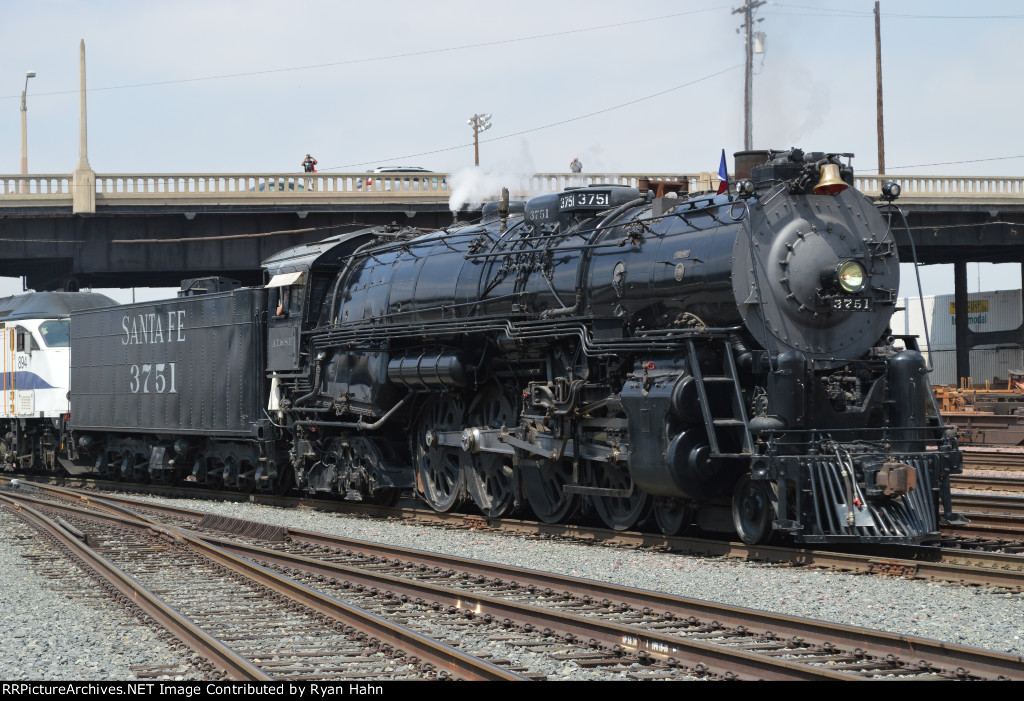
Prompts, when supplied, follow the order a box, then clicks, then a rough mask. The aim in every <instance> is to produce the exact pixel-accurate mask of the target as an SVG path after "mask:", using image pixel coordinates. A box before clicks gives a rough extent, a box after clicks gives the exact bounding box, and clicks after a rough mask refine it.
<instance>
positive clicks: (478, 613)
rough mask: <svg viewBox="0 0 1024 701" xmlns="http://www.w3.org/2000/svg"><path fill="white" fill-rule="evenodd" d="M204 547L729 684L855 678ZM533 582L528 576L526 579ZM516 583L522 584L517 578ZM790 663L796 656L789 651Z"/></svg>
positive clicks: (308, 562) (279, 555)
mask: <svg viewBox="0 0 1024 701" xmlns="http://www.w3.org/2000/svg"><path fill="white" fill-rule="evenodd" d="M201 537H202V539H203V540H204V541H206V542H208V543H211V544H214V545H216V546H217V547H219V548H223V549H224V550H226V551H228V552H232V553H235V554H237V555H238V556H240V557H243V558H245V559H247V560H251V561H255V562H267V563H270V564H273V565H276V566H278V567H281V568H287V569H288V570H290V571H295V570H302V571H305V572H308V573H310V574H312V575H315V576H318V577H324V578H333V579H340V580H342V581H344V582H348V583H349V584H350V585H352V584H355V585H358V586H361V587H363V588H365V589H368V590H369V589H376V590H381V591H383V592H385V593H386V595H388V596H389V597H402V596H404V597H408V598H411V599H423V600H424V601H425V603H426V604H427V605H438V606H444V607H447V608H449V609H457V610H463V611H466V612H467V615H468V616H471V617H473V618H481V619H483V620H486V621H491V620H498V621H504V622H505V625H508V626H511V625H513V624H514V625H516V626H518V627H520V628H525V629H526V630H530V629H531V628H532V629H536V630H543V631H544V632H545V633H546V634H547V635H550V636H554V637H560V638H563V639H565V640H566V641H567V642H573V641H582V640H586V641H588V643H587V644H588V645H589V646H591V647H598V646H601V647H603V648H605V649H607V650H609V651H610V653H611V654H614V653H616V652H620V651H624V652H630V651H632V652H635V653H640V654H641V656H643V657H653V658H658V659H664V660H668V659H671V660H674V661H675V662H677V663H683V664H686V665H688V666H690V667H691V668H693V667H696V666H697V665H704V666H705V667H706V668H707V670H708V671H709V672H711V673H713V674H717V675H720V676H723V677H726V678H731V677H732V676H733V675H738V676H740V677H741V678H743V677H748V678H751V679H772V680H789V681H812V680H814V681H822V680H830V681H841V680H845V681H851V680H855V679H856V678H857V677H856V675H853V674H851V673H849V672H844V671H836V670H833V669H829V668H826V667H814V666H810V665H808V664H807V663H806V662H797V661H792V660H785V659H778V658H771V657H766V656H764V655H758V654H757V653H753V652H749V651H746V650H743V649H736V648H729V647H725V646H722V645H716V644H714V643H710V642H705V641H703V640H696V639H687V638H685V637H680V636H675V635H671V634H659V633H658V632H654V631H647V630H643V629H641V628H638V627H636V626H631V625H626V624H621V623H612V622H607V621H601V620H599V619H595V618H590V617H586V616H581V615H579V614H572V613H565V612H562V611H557V610H553V609H546V608H542V607H538V606H536V605H533V604H524V603H521V602H514V601H508V600H505V599H502V598H500V597H495V596H487V595H484V594H479V593H475V592H470V591H465V590H459V589H453V588H452V587H450V586H443V585H437V584H432V583H429V582H422V581H417V580H414V579H409V578H405V577H399V576H395V575H390V574H386V573H383V572H375V571H369V570H366V569H361V568H358V567H352V566H348V565H340V564H336V563H331V562H325V561H322V560H317V559H315V558H310V557H305V556H301V555H293V554H289V553H284V552H280V551H277V550H270V549H267V548H263V547H260V546H257V545H251V544H247V543H240V542H236V541H230V540H224V539H220V538H214V537H210V536H201ZM519 572H520V571H519V570H515V571H512V570H508V569H506V570H504V574H505V575H506V576H509V575H512V576H516V575H518V574H519ZM530 576H531V574H527V578H529V577H530ZM513 581H516V582H519V581H520V580H519V579H518V578H517V579H515V580H513ZM793 654H794V655H796V654H799V652H798V651H794V653H793Z"/></svg>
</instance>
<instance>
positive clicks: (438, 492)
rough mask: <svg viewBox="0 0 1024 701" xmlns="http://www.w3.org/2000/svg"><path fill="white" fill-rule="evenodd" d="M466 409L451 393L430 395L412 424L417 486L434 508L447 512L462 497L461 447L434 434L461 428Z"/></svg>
mask: <svg viewBox="0 0 1024 701" xmlns="http://www.w3.org/2000/svg"><path fill="white" fill-rule="evenodd" d="M464 416H465V411H464V410H463V407H462V401H461V400H460V399H459V398H458V397H454V396H439V397H433V398H431V399H430V400H429V401H428V403H427V405H426V406H424V407H423V410H422V411H421V412H420V414H419V416H418V417H417V418H416V421H415V422H414V424H413V433H412V441H413V444H412V454H413V460H414V461H415V464H416V482H417V487H418V488H419V490H420V492H421V493H422V494H423V498H424V499H426V501H427V504H429V505H430V508H432V509H433V510H434V511H448V510H449V509H451V508H452V507H453V506H455V504H456V503H458V501H459V499H460V498H461V496H462V484H463V479H462V467H461V465H460V457H461V453H462V448H460V447H455V446H449V445H440V444H439V443H438V442H437V434H438V433H441V432H449V431H461V430H462V428H463V426H464V422H463V417H464Z"/></svg>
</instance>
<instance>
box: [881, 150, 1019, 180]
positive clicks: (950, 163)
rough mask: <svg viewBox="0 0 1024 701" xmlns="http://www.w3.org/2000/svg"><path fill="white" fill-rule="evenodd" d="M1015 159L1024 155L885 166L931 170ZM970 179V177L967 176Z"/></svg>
mask: <svg viewBox="0 0 1024 701" xmlns="http://www.w3.org/2000/svg"><path fill="white" fill-rule="evenodd" d="M1014 158H1024V153H1022V154H1020V155H1019V156H995V157H993V158H973V159H971V160H968V161H942V162H941V163H917V164H915V165H910V166H890V165H887V166H885V168H886V170H907V169H908V168H929V167H931V166H955V165H963V164H965V163H988V162H990V161H1009V160H1013V159H1014ZM965 177H970V176H965Z"/></svg>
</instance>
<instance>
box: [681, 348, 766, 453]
mask: <svg viewBox="0 0 1024 701" xmlns="http://www.w3.org/2000/svg"><path fill="white" fill-rule="evenodd" d="M712 343H714V344H716V345H717V344H721V345H720V350H721V353H720V355H721V357H722V359H723V361H722V369H723V371H724V373H725V374H723V375H705V374H704V373H703V372H701V369H700V362H699V361H698V360H697V348H696V344H695V343H694V340H693V339H692V338H691V339H687V341H686V344H687V347H688V350H689V363H690V374H691V375H693V379H694V380H695V381H696V383H697V397H698V398H699V399H700V411H701V414H702V415H703V417H704V428H705V430H706V431H707V434H708V445H709V446H710V447H711V454H710V455H709V457H710V458H749V457H750V456H751V455H753V452H754V446H753V441H752V440H751V438H750V424H749V422H748V421H747V409H746V406H745V405H744V401H743V390H742V389H741V388H740V382H739V373H738V372H737V370H736V359H735V358H734V357H733V353H732V345H731V344H730V343H729V341H728V339H721V338H719V339H712ZM726 385H728V386H729V389H728V391H729V392H730V393H731V396H730V400H731V401H730V402H729V412H728V414H727V415H723V416H716V415H715V412H714V407H713V406H712V404H711V402H710V401H708V389H709V388H719V389H720V390H722V391H726V387H725V386H726ZM728 432H733V433H734V434H735V433H736V432H739V433H740V436H741V438H740V441H739V442H740V444H741V446H742V450H743V452H742V453H723V452H722V450H721V443H722V440H721V439H722V438H723V437H724V436H726V435H728ZM730 442H733V441H730Z"/></svg>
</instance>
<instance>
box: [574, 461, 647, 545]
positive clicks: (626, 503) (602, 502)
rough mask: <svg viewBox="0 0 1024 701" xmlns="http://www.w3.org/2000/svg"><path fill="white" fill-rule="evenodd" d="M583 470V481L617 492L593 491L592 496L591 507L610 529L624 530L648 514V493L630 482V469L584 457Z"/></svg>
mask: <svg viewBox="0 0 1024 701" xmlns="http://www.w3.org/2000/svg"><path fill="white" fill-rule="evenodd" d="M584 472H585V474H586V477H585V479H584V482H585V483H586V484H590V485H593V486H595V487H600V488H602V489H614V490H616V491H617V492H619V494H616V495H609V494H595V495H593V496H591V499H592V500H593V502H594V510H595V511H597V515H598V516H600V517H601V520H602V521H604V525H606V526H608V528H611V529H612V530H613V531H624V530H627V529H629V528H632V527H633V526H635V525H636V524H637V523H638V522H639V521H640V520H641V519H642V518H644V517H645V516H647V512H648V510H649V509H650V507H651V501H652V499H651V495H650V494H648V493H647V492H644V491H641V489H640V488H639V487H637V486H636V485H635V484H633V480H632V478H631V477H630V476H629V472H627V471H626V469H625V468H622V469H620V468H618V467H615V466H614V465H609V464H607V463H602V462H594V461H587V462H586V463H585V469H584Z"/></svg>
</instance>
